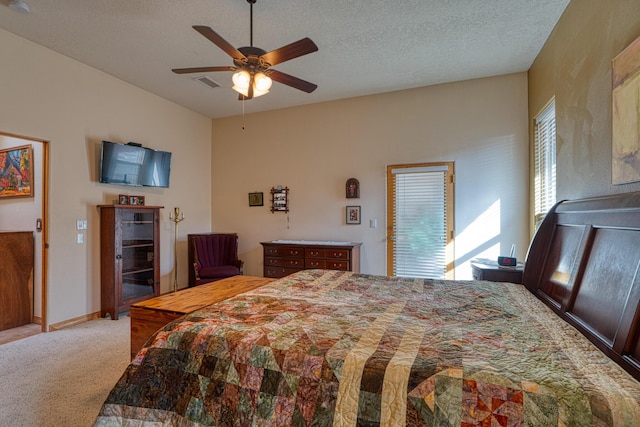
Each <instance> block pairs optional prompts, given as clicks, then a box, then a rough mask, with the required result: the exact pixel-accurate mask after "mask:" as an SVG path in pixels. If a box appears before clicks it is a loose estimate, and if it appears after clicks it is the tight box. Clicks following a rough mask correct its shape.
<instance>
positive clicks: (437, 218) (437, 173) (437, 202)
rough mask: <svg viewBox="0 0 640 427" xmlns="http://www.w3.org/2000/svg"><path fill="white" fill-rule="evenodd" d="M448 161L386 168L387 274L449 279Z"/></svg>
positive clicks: (451, 194)
mask: <svg viewBox="0 0 640 427" xmlns="http://www.w3.org/2000/svg"><path fill="white" fill-rule="evenodd" d="M454 176H455V175H454V164H453V162H441V163H422V164H405V165H392V166H388V167H387V224H388V229H387V275H389V276H400V277H423V278H430V279H453V278H454V250H453V242H454V240H453V230H454V223H453V222H454V215H453V213H454V203H453V202H454Z"/></svg>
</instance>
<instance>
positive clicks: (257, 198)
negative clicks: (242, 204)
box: [249, 192, 264, 206]
mask: <svg viewBox="0 0 640 427" xmlns="http://www.w3.org/2000/svg"><path fill="white" fill-rule="evenodd" d="M249 206H264V199H263V194H262V193H261V192H260V193H258V192H255V193H249Z"/></svg>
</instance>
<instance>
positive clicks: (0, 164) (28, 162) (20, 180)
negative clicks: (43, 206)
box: [0, 145, 33, 199]
mask: <svg viewBox="0 0 640 427" xmlns="http://www.w3.org/2000/svg"><path fill="white" fill-rule="evenodd" d="M32 180H33V147H32V146H31V145H23V146H20V147H12V148H5V149H1V150H0V198H2V199H8V198H11V197H33V185H32Z"/></svg>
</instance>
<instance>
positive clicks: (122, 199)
mask: <svg viewBox="0 0 640 427" xmlns="http://www.w3.org/2000/svg"><path fill="white" fill-rule="evenodd" d="M118 204H119V205H128V204H129V196H127V195H126V194H120V195H119V196H118Z"/></svg>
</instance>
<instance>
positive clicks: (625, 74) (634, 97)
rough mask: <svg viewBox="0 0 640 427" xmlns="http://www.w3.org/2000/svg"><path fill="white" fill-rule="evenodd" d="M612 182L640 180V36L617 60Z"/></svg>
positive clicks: (612, 126) (613, 81)
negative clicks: (639, 96) (639, 97)
mask: <svg viewBox="0 0 640 427" xmlns="http://www.w3.org/2000/svg"><path fill="white" fill-rule="evenodd" d="M611 67H612V70H611V74H612V90H611V103H612V116H611V143H612V156H611V158H612V164H611V183H612V184H626V183H629V182H637V181H640V166H638V165H639V164H640V132H638V130H639V129H640V101H639V100H638V93H639V92H640V37H639V38H637V39H636V40H635V41H634V42H632V43H631V44H630V45H629V46H627V47H626V48H625V49H624V50H623V51H622V52H620V54H619V55H618V56H616V57H615V58H614V59H613V61H611Z"/></svg>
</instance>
